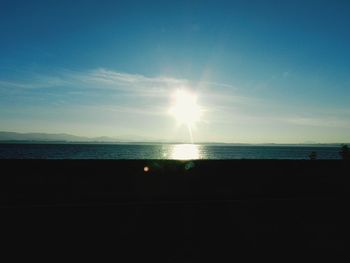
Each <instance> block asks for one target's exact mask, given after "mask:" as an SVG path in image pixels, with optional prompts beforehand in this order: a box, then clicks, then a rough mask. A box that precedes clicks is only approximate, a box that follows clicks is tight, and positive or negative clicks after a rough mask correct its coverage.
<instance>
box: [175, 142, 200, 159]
mask: <svg viewBox="0 0 350 263" xmlns="http://www.w3.org/2000/svg"><path fill="white" fill-rule="evenodd" d="M201 158H202V156H201V153H200V149H199V146H198V145H195V144H178V145H174V146H173V147H172V149H171V155H170V159H174V160H195V159H201Z"/></svg>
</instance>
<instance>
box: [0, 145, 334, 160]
mask: <svg viewBox="0 0 350 263" xmlns="http://www.w3.org/2000/svg"><path fill="white" fill-rule="evenodd" d="M339 150H340V145H339V146H299V145H295V146H294V145H293V146H290V145H288V146H260V145H259V146H253V145H248V146H246V145H244V146H241V145H239V146H237V145H207V144H140V145H137V144H91V143H86V144H78V143H66V144H62V143H57V144H54V143H50V144H48V143H23V144H22V143H1V144H0V159H115V160H126V159H164V160H196V159H206V160H218V159H223V160H229V159H289V160H303V159H309V158H310V157H309V155H310V153H312V152H315V153H316V159H322V160H334V159H340V155H339Z"/></svg>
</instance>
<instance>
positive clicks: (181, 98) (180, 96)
mask: <svg viewBox="0 0 350 263" xmlns="http://www.w3.org/2000/svg"><path fill="white" fill-rule="evenodd" d="M170 113H171V114H172V115H173V116H174V117H175V118H176V120H177V122H178V123H179V124H184V125H187V126H188V127H189V128H191V127H192V126H194V124H195V123H196V122H198V121H199V120H200V117H201V109H200V107H199V106H198V104H197V96H196V95H195V94H193V93H191V92H189V91H187V90H183V89H179V90H177V91H176V93H175V96H174V105H173V106H172V107H171V108H170Z"/></svg>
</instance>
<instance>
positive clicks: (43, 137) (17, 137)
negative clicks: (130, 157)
mask: <svg viewBox="0 0 350 263" xmlns="http://www.w3.org/2000/svg"><path fill="white" fill-rule="evenodd" d="M0 141H3V142H4V141H6V142H18V141H21V142H33V141H35V142H106V143H107V142H136V141H151V140H149V139H148V140H147V139H146V138H143V137H135V139H133V140H131V139H128V138H127V137H126V136H121V137H120V138H113V137H108V136H101V137H92V138H90V137H84V136H76V135H71V134H66V133H18V132H4V131H0Z"/></svg>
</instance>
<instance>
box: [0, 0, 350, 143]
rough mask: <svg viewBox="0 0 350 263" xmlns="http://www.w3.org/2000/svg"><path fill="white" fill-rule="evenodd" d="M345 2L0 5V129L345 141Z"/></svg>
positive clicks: (349, 94)
mask: <svg viewBox="0 0 350 263" xmlns="http://www.w3.org/2000/svg"><path fill="white" fill-rule="evenodd" d="M349 14H350V1H347V0H344V1H336V0H329V1H323V0H315V1H311V0H303V1H297V0H293V1H282V0H276V1H272V0H265V1H262V0H251V1H248V0H245V1H234V0H232V1H189V0H187V1H179V0H177V1H130V0H129V1H103V0H98V1H97V0H96V1H89V0H84V1H79V0H75V1H71V0H70V1H65V0H57V1H53V0H45V1H36V0H30V1H25V0H23V1H19V0H0V130H3V131H17V132H48V133H71V134H75V135H83V136H114V137H119V136H120V137H123V138H125V137H128V138H130V139H140V140H143V139H156V140H168V141H178V140H183V141H188V139H189V135H188V131H187V128H186V127H183V126H178V125H177V124H176V122H175V120H174V118H172V116H169V114H168V110H169V108H170V105H171V102H172V101H171V99H172V98H171V96H172V94H173V93H174V91H175V90H176V89H178V88H179V87H187V88H188V89H190V90H193V91H194V92H196V94H197V95H198V103H199V104H200V105H201V106H202V108H203V109H204V110H205V111H204V113H203V116H202V119H201V121H200V122H199V123H197V125H196V127H195V129H194V131H193V133H194V139H195V141H216V142H238V143H268V142H275V143H304V142H337V143H339V142H350V103H349V102H350V74H349V72H350V30H349V28H350V15H349Z"/></svg>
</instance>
